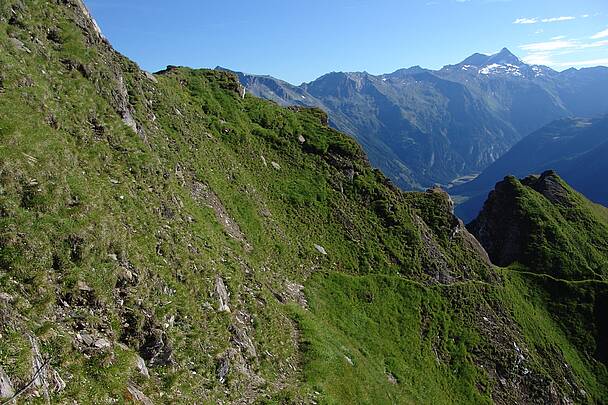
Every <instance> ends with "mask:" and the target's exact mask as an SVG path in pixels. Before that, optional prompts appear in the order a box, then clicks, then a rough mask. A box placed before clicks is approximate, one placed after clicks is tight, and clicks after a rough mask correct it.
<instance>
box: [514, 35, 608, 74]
mask: <svg viewBox="0 0 608 405" xmlns="http://www.w3.org/2000/svg"><path fill="white" fill-rule="evenodd" d="M607 36H608V35H607ZM603 47H608V39H605V40H601V41H597V40H596V41H589V40H588V39H587V40H585V39H582V38H581V39H566V37H565V36H564V35H559V36H555V37H553V38H551V40H550V41H545V42H534V43H529V44H524V45H520V46H519V48H520V49H522V50H524V51H527V52H528V54H527V55H525V56H524V57H523V58H522V59H523V61H524V62H526V63H528V64H532V65H546V66H551V67H554V68H561V67H572V66H576V67H583V66H597V65H606V61H607V60H608V58H600V59H592V58H589V57H587V59H585V52H588V51H591V50H592V49H596V48H603ZM565 55H572V56H570V57H568V59H570V61H564V62H562V61H561V60H563V59H564V56H565ZM573 55H577V56H578V58H579V59H580V60H579V61H577V60H576V59H574V56H573Z"/></svg>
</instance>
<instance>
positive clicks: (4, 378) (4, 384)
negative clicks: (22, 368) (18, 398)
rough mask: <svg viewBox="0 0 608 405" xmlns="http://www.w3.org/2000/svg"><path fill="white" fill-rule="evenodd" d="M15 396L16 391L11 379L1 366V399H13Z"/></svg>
mask: <svg viewBox="0 0 608 405" xmlns="http://www.w3.org/2000/svg"><path fill="white" fill-rule="evenodd" d="M14 395H15V389H14V388H13V385H12V384H11V380H10V378H8V375H7V374H6V373H5V372H4V369H3V368H2V366H0V399H7V398H12V397H13V396H14Z"/></svg>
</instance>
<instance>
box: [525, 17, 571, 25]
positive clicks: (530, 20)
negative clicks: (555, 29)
mask: <svg viewBox="0 0 608 405" xmlns="http://www.w3.org/2000/svg"><path fill="white" fill-rule="evenodd" d="M570 20H576V17H574V16H571V15H567V16H561V17H550V18H538V17H520V18H517V19H515V20H514V21H513V24H537V23H552V22H559V21H570Z"/></svg>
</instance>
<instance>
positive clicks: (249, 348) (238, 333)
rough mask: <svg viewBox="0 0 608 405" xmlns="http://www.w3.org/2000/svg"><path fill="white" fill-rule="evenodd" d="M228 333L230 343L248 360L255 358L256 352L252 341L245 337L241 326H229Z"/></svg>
mask: <svg viewBox="0 0 608 405" xmlns="http://www.w3.org/2000/svg"><path fill="white" fill-rule="evenodd" d="M229 330H230V333H231V334H232V341H233V342H234V343H235V344H236V345H237V346H238V347H239V348H240V349H241V351H242V352H243V353H245V354H246V355H247V356H248V357H249V358H255V357H257V352H256V350H255V346H254V344H253V341H252V340H251V338H249V336H248V335H247V331H246V330H245V328H244V327H243V326H242V325H239V324H232V325H230V328H229Z"/></svg>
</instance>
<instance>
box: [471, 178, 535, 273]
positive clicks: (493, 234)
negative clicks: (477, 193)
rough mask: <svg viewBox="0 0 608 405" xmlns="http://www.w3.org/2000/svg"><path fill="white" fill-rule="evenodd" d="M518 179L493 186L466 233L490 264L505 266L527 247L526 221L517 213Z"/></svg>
mask: <svg viewBox="0 0 608 405" xmlns="http://www.w3.org/2000/svg"><path fill="white" fill-rule="evenodd" d="M517 182H518V180H517V179H516V178H515V177H506V178H505V179H504V180H503V181H501V182H500V183H498V184H496V188H495V189H494V191H492V192H491V193H490V195H489V197H488V200H487V201H486V203H485V205H484V208H483V210H482V212H481V214H479V216H478V217H477V219H475V220H474V221H473V222H471V223H470V224H469V225H468V229H469V231H470V232H471V233H472V234H473V235H474V236H475V237H476V238H477V240H479V242H480V243H481V244H482V246H483V247H484V248H485V250H486V252H487V253H488V255H489V256H490V259H491V260H492V263H494V264H496V265H498V266H508V265H510V264H511V263H513V262H515V261H517V260H519V259H520V258H521V257H522V255H523V252H524V249H525V248H526V246H527V244H528V237H529V229H530V226H531V225H530V223H529V221H528V220H527V219H526V218H525V217H523V216H522V215H521V213H520V211H519V210H518V206H517V198H518V196H519V191H518V190H517Z"/></svg>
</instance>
